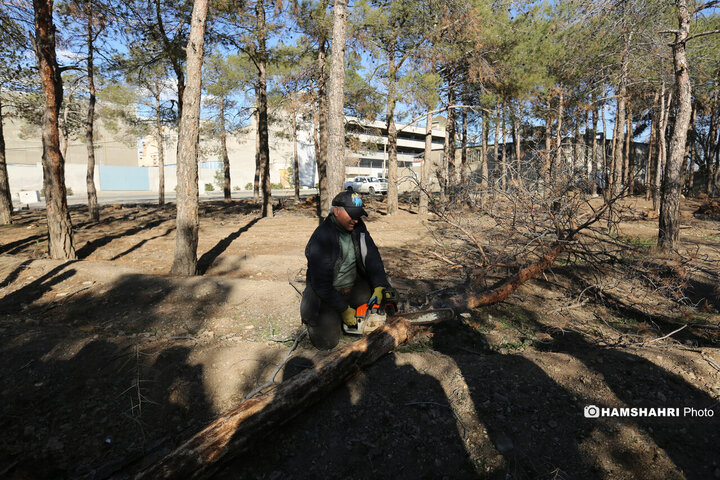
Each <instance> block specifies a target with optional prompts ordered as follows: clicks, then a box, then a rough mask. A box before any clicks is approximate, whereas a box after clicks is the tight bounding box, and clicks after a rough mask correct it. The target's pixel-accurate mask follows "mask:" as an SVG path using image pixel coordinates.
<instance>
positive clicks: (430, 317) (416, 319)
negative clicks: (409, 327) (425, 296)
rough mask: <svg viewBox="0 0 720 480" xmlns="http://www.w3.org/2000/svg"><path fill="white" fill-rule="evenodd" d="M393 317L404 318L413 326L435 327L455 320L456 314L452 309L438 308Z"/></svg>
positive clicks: (398, 314) (397, 314)
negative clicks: (434, 325) (437, 324)
mask: <svg viewBox="0 0 720 480" xmlns="http://www.w3.org/2000/svg"><path fill="white" fill-rule="evenodd" d="M393 316H394V317H402V318H404V319H405V320H407V321H408V322H410V323H412V324H413V325H433V324H435V323H440V322H446V321H449V320H452V319H453V318H455V312H454V311H453V310H452V309H451V308H438V309H434V310H422V311H420V312H407V313H396V314H395V315H393Z"/></svg>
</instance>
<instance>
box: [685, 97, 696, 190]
mask: <svg viewBox="0 0 720 480" xmlns="http://www.w3.org/2000/svg"><path fill="white" fill-rule="evenodd" d="M696 125H697V108H696V107H695V106H693V114H692V120H690V133H688V145H689V147H690V148H689V150H690V151H689V154H688V156H687V165H685V168H683V176H685V175H687V177H686V178H687V182H686V186H687V194H688V197H691V196H692V191H693V182H694V178H693V177H694V172H695V155H696V148H697V126H696Z"/></svg>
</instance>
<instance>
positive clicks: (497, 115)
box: [493, 105, 502, 188]
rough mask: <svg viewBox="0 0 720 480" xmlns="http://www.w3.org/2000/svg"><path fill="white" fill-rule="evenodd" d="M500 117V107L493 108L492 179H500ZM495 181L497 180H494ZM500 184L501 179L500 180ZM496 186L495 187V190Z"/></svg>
mask: <svg viewBox="0 0 720 480" xmlns="http://www.w3.org/2000/svg"><path fill="white" fill-rule="evenodd" d="M500 115H502V110H501V109H500V105H497V106H496V107H495V152H494V153H495V166H494V168H493V171H494V178H495V179H497V178H499V177H500V175H501V173H500V170H499V169H500V163H501V159H500V123H501V122H500ZM495 181H497V180H495ZM501 183H502V179H501ZM497 186H498V185H497V184H496V185H495V187H496V188H497Z"/></svg>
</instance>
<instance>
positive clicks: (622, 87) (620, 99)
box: [610, 32, 633, 197]
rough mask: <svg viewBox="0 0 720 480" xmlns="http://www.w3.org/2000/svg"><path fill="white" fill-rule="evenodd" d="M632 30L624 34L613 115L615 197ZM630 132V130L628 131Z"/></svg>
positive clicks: (619, 185)
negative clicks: (614, 112) (615, 110)
mask: <svg viewBox="0 0 720 480" xmlns="http://www.w3.org/2000/svg"><path fill="white" fill-rule="evenodd" d="M632 36H633V32H626V33H625V34H624V40H625V45H624V48H623V51H622V58H621V66H620V82H619V83H620V84H619V85H618V92H617V114H616V116H615V127H616V128H615V135H616V138H613V145H614V148H613V161H612V187H611V189H610V190H611V194H612V196H613V197H616V196H618V195H619V194H620V191H621V190H622V167H623V164H624V155H623V150H624V148H623V146H624V144H625V117H626V103H625V102H626V101H627V94H628V92H627V83H628V69H629V67H630V42H631V41H632ZM628 134H630V132H628Z"/></svg>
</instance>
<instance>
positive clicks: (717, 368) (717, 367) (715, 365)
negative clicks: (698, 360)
mask: <svg viewBox="0 0 720 480" xmlns="http://www.w3.org/2000/svg"><path fill="white" fill-rule="evenodd" d="M703 359H704V360H705V361H706V362H708V363H709V364H710V366H711V367H713V368H714V369H715V370H717V371H718V372H720V366H719V365H718V364H717V363H715V362H713V361H712V360H710V359H709V358H705V357H703Z"/></svg>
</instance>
